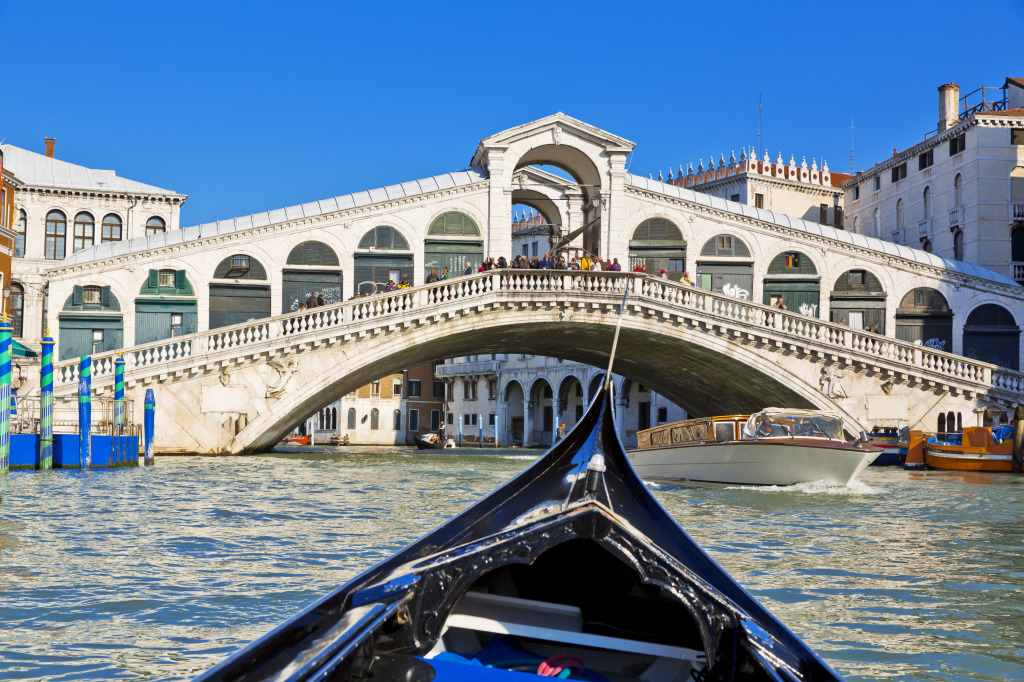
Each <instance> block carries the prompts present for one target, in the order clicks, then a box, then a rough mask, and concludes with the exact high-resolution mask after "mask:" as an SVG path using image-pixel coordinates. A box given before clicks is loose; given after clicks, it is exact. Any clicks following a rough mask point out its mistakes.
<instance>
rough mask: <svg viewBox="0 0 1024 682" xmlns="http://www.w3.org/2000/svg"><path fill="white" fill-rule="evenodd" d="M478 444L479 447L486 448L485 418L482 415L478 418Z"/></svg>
mask: <svg viewBox="0 0 1024 682" xmlns="http://www.w3.org/2000/svg"><path fill="white" fill-rule="evenodd" d="M476 444H477V446H479V447H483V446H484V416H483V415H482V414H478V415H477V416H476Z"/></svg>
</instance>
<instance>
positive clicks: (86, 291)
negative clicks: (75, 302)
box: [82, 287, 101, 305]
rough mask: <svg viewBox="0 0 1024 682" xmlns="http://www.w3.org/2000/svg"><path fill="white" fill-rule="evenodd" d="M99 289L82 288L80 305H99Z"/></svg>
mask: <svg viewBox="0 0 1024 682" xmlns="http://www.w3.org/2000/svg"><path fill="white" fill-rule="evenodd" d="M100 302H101V301H100V288H99V287H83V288H82V303H84V304H85V305H100Z"/></svg>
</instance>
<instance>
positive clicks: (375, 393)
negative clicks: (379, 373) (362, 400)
mask: <svg viewBox="0 0 1024 682" xmlns="http://www.w3.org/2000/svg"><path fill="white" fill-rule="evenodd" d="M370 397H371V398H379V397H380V379H377V380H376V381H371V382H370Z"/></svg>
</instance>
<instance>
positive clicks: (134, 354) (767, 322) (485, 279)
mask: <svg viewBox="0 0 1024 682" xmlns="http://www.w3.org/2000/svg"><path fill="white" fill-rule="evenodd" d="M627 282H631V283H632V285H631V294H630V296H631V297H632V298H636V299H643V300H646V301H648V302H654V303H663V304H666V305H668V306H670V307H672V308H676V309H683V310H690V311H693V312H695V313H699V314H701V315H703V316H707V317H711V318H716V319H720V320H728V321H731V322H734V323H736V324H738V325H745V326H748V327H750V328H757V329H760V328H766V329H770V330H772V331H774V332H776V333H778V334H779V335H781V336H783V337H790V338H794V339H797V338H799V339H805V340H808V341H813V342H815V343H817V344H820V345H821V346H824V347H826V348H827V347H831V348H834V349H836V350H842V351H846V352H852V353H855V354H861V355H863V356H867V357H871V358H877V359H879V360H887V361H891V362H894V363H897V364H903V365H909V366H910V367H912V368H914V369H917V370H920V371H921V372H924V373H929V374H931V375H933V376H935V375H938V376H942V377H948V378H950V379H958V380H962V381H966V382H970V383H975V384H982V385H985V386H994V387H996V388H999V389H1002V390H1005V391H1009V392H1014V393H1020V392H1024V374H1022V373H1020V372H1015V371H1012V370H1008V369H1004V368H1000V367H997V366H995V365H992V364H989V363H985V362H980V361H977V360H971V359H969V358H965V357H962V356H959V355H953V354H952V353H947V352H945V351H938V350H933V349H931V348H929V347H927V346H921V345H917V344H913V343H910V342H907V341H900V340H898V339H893V338H891V337H887V336H882V335H880V334H876V333H873V332H870V331H865V330H858V329H852V328H850V327H848V326H846V325H841V324H836V323H834V322H829V321H827V320H821V319H818V318H815V317H808V316H806V315H801V314H799V313H796V312H792V311H788V310H780V309H778V308H774V307H771V306H767V305H762V304H759V303H754V302H752V301H746V300H742V299H738V298H733V297H731V296H727V295H725V294H721V293H716V292H711V291H707V290H704V289H700V288H697V287H694V286H686V285H683V284H680V283H678V282H672V281H670V280H667V279H659V278H655V277H651V276H649V275H642V274H639V273H626V272H580V271H573V270H497V271H489V272H483V273H477V274H474V275H469V276H464V277H457V278H455V279H451V280H443V281H440V282H435V283H431V284H424V285H421V286H417V287H413V288H409V289H399V290H396V291H392V292H387V293H382V294H375V295H371V296H365V297H360V298H354V299H350V300H348V301H344V302H341V303H335V304H332V305H328V306H322V307H319V308H315V309H313V310H304V311H301V312H294V313H286V314H283V315H277V316H274V317H268V318H263V319H259V320H253V321H251V322H246V323H243V324H237V325H233V326H230V327H221V328H218V329H211V330H208V331H203V332H198V333H195V334H190V335H187V336H181V337H177V338H173V339H164V340H162V341H156V342H153V343H148V344H143V345H139V346H133V347H131V348H126V349H124V350H122V351H119V352H120V353H122V354H123V355H124V359H125V370H126V372H128V373H129V375H131V374H133V373H136V372H137V371H139V370H146V369H150V370H152V371H153V372H154V373H159V370H160V369H162V368H165V367H168V366H170V365H171V364H172V363H177V362H178V361H181V360H185V359H192V360H193V361H194V362H193V364H195V365H199V364H202V361H203V360H204V359H206V358H207V357H208V356H211V355H214V354H221V353H223V352H225V351H231V350H237V351H239V354H244V352H243V349H246V348H250V347H252V348H254V347H256V346H259V345H262V344H264V343H266V342H269V341H273V340H277V339H281V338H288V339H289V340H292V339H294V340H299V339H305V338H315V337H317V336H318V335H320V334H321V333H322V332H323V331H324V330H328V329H340V328H346V327H361V326H364V325H365V324H366V323H373V322H376V321H385V320H387V319H397V318H399V317H401V316H402V315H403V314H405V313H408V312H410V311H426V310H430V309H437V308H439V307H443V306H446V305H449V304H452V303H455V304H458V303H460V302H466V303H467V304H471V302H472V301H473V300H475V299H478V298H480V297H482V296H485V295H492V294H499V295H502V294H504V295H509V294H512V295H514V294H516V293H519V292H523V293H538V292H543V291H566V292H569V291H571V292H573V293H575V294H589V293H592V294H596V295H603V296H607V295H609V294H612V295H614V296H619V295H621V294H622V292H623V291H624V290H625V287H626V283H627ZM117 355H118V351H115V352H111V353H104V354H101V355H96V356H94V357H93V369H92V372H93V379H94V381H96V380H102V379H104V378H106V377H113V375H114V360H115V359H116V357H117ZM77 381H78V361H77V360H66V361H62V362H59V363H57V364H56V365H55V367H54V384H55V386H64V385H68V384H77Z"/></svg>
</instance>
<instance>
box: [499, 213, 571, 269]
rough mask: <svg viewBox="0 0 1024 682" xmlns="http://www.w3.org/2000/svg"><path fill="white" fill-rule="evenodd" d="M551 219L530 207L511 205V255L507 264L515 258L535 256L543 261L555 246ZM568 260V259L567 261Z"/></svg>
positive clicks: (553, 227)
mask: <svg viewBox="0 0 1024 682" xmlns="http://www.w3.org/2000/svg"><path fill="white" fill-rule="evenodd" d="M550 221H551V219H550V218H548V217H547V216H546V215H544V214H543V213H541V212H539V211H538V210H537V209H535V208H533V207H532V206H529V205H525V204H513V205H512V255H511V258H509V262H510V263H511V262H512V260H513V259H514V258H515V257H516V256H523V257H524V258H530V259H532V258H533V257H534V256H537V258H538V259H543V258H544V254H545V253H550V252H551V250H552V248H553V247H554V246H555V242H556V241H557V239H556V238H555V226H554V225H552V224H551V222H550ZM567 260H568V259H567Z"/></svg>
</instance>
